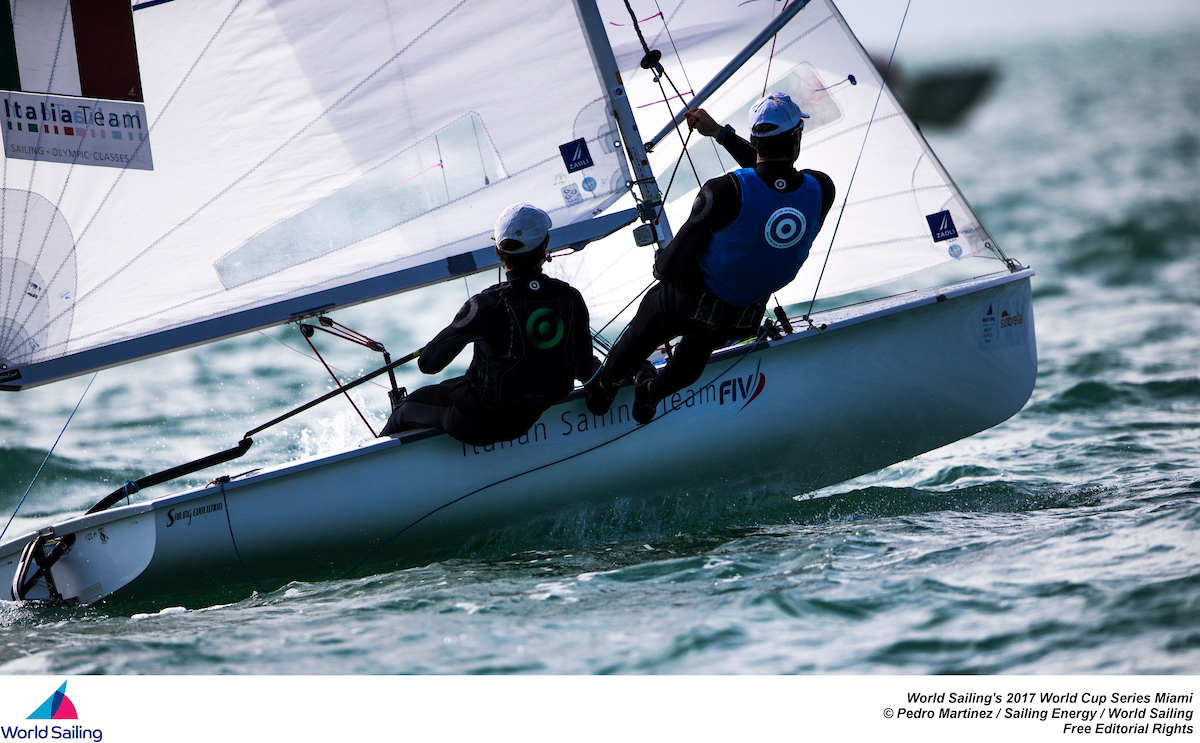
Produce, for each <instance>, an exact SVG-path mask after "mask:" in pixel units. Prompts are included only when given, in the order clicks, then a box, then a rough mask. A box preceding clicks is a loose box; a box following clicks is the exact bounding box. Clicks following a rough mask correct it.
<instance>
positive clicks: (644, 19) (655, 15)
mask: <svg viewBox="0 0 1200 743" xmlns="http://www.w3.org/2000/svg"><path fill="white" fill-rule="evenodd" d="M660 15H662V12H661V11H659V12H658V13H655V14H654V15H648V16H646V17H645V18H643V19H642V20H640V21H638V23H645V22H646V21H648V20H650V19H651V18H658V17H659V16H660ZM608 25H610V26H622V27H624V26H628V25H629V24H628V23H617V22H616V21H609V22H608Z"/></svg>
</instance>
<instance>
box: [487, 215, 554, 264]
mask: <svg viewBox="0 0 1200 743" xmlns="http://www.w3.org/2000/svg"><path fill="white" fill-rule="evenodd" d="M550 225H551V222H550V215H549V214H546V212H544V211H542V210H541V209H538V208H537V207H536V206H530V205H529V204H513V205H512V206H510V207H508V208H507V209H505V210H504V213H503V214H501V215H500V218H499V219H497V220H496V234H495V239H496V245H497V246H501V245H503V243H504V241H505V240H515V241H516V242H518V243H520V247H519V248H512V247H509V248H504V247H501V248H500V249H501V250H503V251H504V252H505V253H513V254H517V253H528V252H529V251H531V250H534V249H535V248H537V247H538V246H540V245H541V244H542V242H543V241H544V240H545V239H546V236H547V235H549V234H550ZM509 245H510V246H511V245H512V243H509Z"/></svg>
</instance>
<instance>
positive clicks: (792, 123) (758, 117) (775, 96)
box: [750, 93, 808, 137]
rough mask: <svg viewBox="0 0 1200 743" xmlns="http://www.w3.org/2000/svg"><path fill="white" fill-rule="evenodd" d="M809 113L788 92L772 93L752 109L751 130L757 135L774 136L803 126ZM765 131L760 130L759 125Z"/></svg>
mask: <svg viewBox="0 0 1200 743" xmlns="http://www.w3.org/2000/svg"><path fill="white" fill-rule="evenodd" d="M807 118H808V114H806V113H804V112H803V111H801V110H800V107H799V106H797V105H796V104H795V103H793V102H792V99H791V97H790V96H789V95H788V94H787V93H772V94H771V95H769V96H767V97H766V98H763V99H762V100H761V101H759V102H758V103H755V104H754V106H753V107H752V108H751V109H750V132H751V133H752V134H753V135H754V136H756V137H773V136H775V135H776V134H785V133H787V132H790V131H791V130H793V129H795V128H796V127H803V126H804V120H805V119H807ZM764 124H766V125H768V126H765V127H763V128H764V131H758V127H760V126H763V125H764Z"/></svg>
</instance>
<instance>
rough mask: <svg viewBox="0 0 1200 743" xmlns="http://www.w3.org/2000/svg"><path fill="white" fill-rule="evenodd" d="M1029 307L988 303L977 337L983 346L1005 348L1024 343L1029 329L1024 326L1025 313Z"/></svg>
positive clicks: (1022, 304) (1027, 337)
mask: <svg viewBox="0 0 1200 743" xmlns="http://www.w3.org/2000/svg"><path fill="white" fill-rule="evenodd" d="M1028 312H1029V307H1028V306H1024V303H1021V306H1017V304H1016V303H1014V304H1012V305H1007V304H1006V305H1003V306H1002V305H1001V304H1000V303H999V302H992V303H989V304H988V306H987V310H985V311H984V313H983V318H982V321H981V325H980V335H979V339H980V340H981V341H982V345H983V347H984V348H1006V347H1008V346H1015V345H1018V344H1020V343H1025V342H1027V341H1028V340H1029V331H1028V329H1027V328H1026V327H1025V315H1026V314H1028Z"/></svg>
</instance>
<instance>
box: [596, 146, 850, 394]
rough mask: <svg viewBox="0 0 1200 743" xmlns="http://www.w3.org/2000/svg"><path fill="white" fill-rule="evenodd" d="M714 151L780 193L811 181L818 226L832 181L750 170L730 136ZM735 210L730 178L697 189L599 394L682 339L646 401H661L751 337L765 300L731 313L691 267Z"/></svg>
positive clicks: (750, 152)
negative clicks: (817, 200) (816, 190)
mask: <svg viewBox="0 0 1200 743" xmlns="http://www.w3.org/2000/svg"><path fill="white" fill-rule="evenodd" d="M721 144H722V146H724V147H725V149H726V150H727V151H728V152H729V154H730V155H732V156H733V158H734V159H735V160H736V161H737V163H738V164H739V165H740V166H742V167H743V168H749V167H753V168H754V171H755V173H757V174H758V176H759V177H760V178H762V180H763V181H764V182H765V183H766V184H767V185H768V186H769V187H770V188H772V189H774V190H775V191H778V192H780V193H791V192H793V191H795V190H796V189H798V188H800V186H801V184H802V183H803V180H804V174H808V175H810V176H812V177H813V178H814V179H816V181H817V184H818V185H819V186H820V189H821V221H822V222H824V220H825V217H826V215H828V214H829V209H830V208H831V207H832V206H833V198H834V185H833V181H832V180H831V179H830V178H829V176H828V175H826V174H824V173H822V172H820V171H815V170H804V171H797V170H796V169H795V167H794V166H793V164H792V163H790V162H765V163H756V162H755V161H756V160H757V153H756V152H755V150H754V147H753V146H752V145H751V144H750V143H749V142H747V141H746V140H744V139H742V138H741V137H739V136H737V135H736V134H734V133H733V132H732V131H729V132H728V133H727V134H726V135H725V136H724V137H722V138H721ZM741 209H742V194H741V189H740V187H739V184H738V180H737V178H736V177H735V176H734V175H732V174H726V175H723V176H720V177H718V178H713V179H712V180H710V181H708V182H707V183H705V184H704V186H703V187H702V188H701V189H700V193H699V194H698V195H697V196H696V200H695V202H694V203H693V204H692V213H691V215H690V216H689V217H688V219H687V221H686V222H684V224H683V226H682V227H681V228H680V229H679V232H678V233H676V235H675V237H674V239H672V240H671V242H670V244H668V245H667V247H666V248H664V249H663V250H662V251H661V252H660V253H659V254H658V257H657V258H656V259H655V262H654V267H655V270H657V271H658V275H659V277H660V278H661V282H660V283H658V284H656V285H655V286H654V288H652V289H651V290H650V291H649V292H647V293H646V296H645V297H644V298H643V299H642V303H641V305H640V306H639V307H638V311H637V315H636V316H635V317H634V318H633V320H632V322H630V324H629V327H628V328H627V329H626V330H625V333H624V334H623V335H622V336H621V338H620V339H619V340H618V341H617V343H616V345H614V346H613V349H612V352H611V353H609V355H608V359H607V360H606V361H605V363H604V368H603V370H602V371H601V372H600V381H601V382H602V383H603V384H604V386H605V387H608V388H609V389H612V388H615V387H617V386H618V385H620V384H621V383H622V382H624V381H625V380H627V379H630V378H631V377H632V376H633V375H634V373H635V372H636V371H637V370H638V368H639V367H640V366H641V364H642V362H643V361H644V360H645V359H646V358H647V357H648V356H649V355H650V354H651V353H653V352H654V349H656V348H658V347H659V346H661V345H663V344H664V343H666V342H667V341H669V340H671V339H672V338H674V337H676V336H682V338H681V339H680V341H679V344H678V345H677V346H676V347H675V349H674V351H673V352H672V354H671V358H670V360H669V361H668V362H667V364H666V366H665V367H664V368H663V370H662V372H661V373H660V375H659V376H658V378H657V379H656V380H654V382H653V383H652V385H651V391H650V394H651V398H652V399H653V400H655V401H658V400H662V399H663V398H665V397H666V396H668V395H670V394H671V393H672V392H676V391H678V390H681V389H683V388H684V387H687V386H688V385H690V384H692V383H694V382H695V381H696V380H697V379H699V378H700V375H701V374H702V373H703V371H704V366H705V364H706V363H707V362H708V357H709V355H710V354H711V353H712V352H713V349H715V348H717V347H718V346H721V345H723V344H724V343H726V342H727V341H731V340H737V339H740V338H747V337H753V336H754V335H755V333H756V332H757V330H758V327H759V323H760V321H761V319H762V315H763V311H764V310H765V308H766V302H767V299H768V298H769V297H764V298H763V299H762V300H761V301H759V302H757V303H755V304H753V305H750V306H749V307H735V306H733V305H731V304H729V303H728V302H725V301H724V300H722V299H720V298H719V297H717V296H716V295H715V294H713V292H712V291H711V290H710V289H709V287H708V285H707V284H706V283H705V281H704V276H703V274H702V273H701V271H700V266H699V264H698V263H697V257H698V256H699V254H700V252H701V251H702V250H703V249H704V248H705V247H706V246H707V245H708V244H709V242H710V241H711V239H712V234H713V233H714V232H716V231H718V230H721V229H723V228H725V227H728V226H729V225H731V224H733V222H734V220H736V219H737V217H738V214H739V213H740V212H741Z"/></svg>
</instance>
